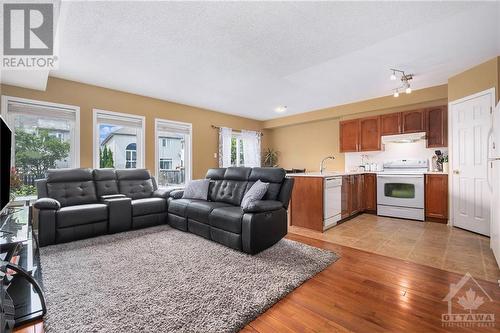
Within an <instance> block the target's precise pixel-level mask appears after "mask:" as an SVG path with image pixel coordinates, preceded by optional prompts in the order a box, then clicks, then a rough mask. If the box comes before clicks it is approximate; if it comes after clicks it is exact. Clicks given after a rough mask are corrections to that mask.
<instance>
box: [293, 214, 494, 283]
mask: <svg viewBox="0 0 500 333" xmlns="http://www.w3.org/2000/svg"><path fill="white" fill-rule="evenodd" d="M289 232H292V233H296V234H301V235H304V236H308V237H312V238H316V239H321V240H325V241H329V242H332V243H337V244H340V245H345V246H350V247H354V248H357V249H361V250H365V251H369V252H374V253H378V254H382V255H386V256H389V257H395V258H399V259H403V260H408V261H412V262H416V263H419V264H423V265H428V266H432V267H436V268H440V269H443V270H447V271H452V272H456V273H461V274H465V273H466V272H469V273H471V274H472V276H474V277H476V278H480V279H484V280H488V281H494V282H496V281H498V280H499V279H500V270H499V269H498V266H497V264H496V261H495V258H494V257H493V252H492V251H491V249H490V247H489V238H488V237H484V236H480V235H477V234H474V233H471V232H468V231H465V230H462V229H458V228H453V227H449V226H447V225H444V224H440V223H431V222H417V221H409V220H401V219H393V218H387V217H381V216H376V215H371V214H362V215H359V216H357V217H355V218H353V219H352V220H349V221H347V222H344V223H342V224H339V225H337V226H335V227H333V228H331V229H329V230H327V231H326V232H324V233H320V232H316V231H312V230H308V229H304V228H298V227H293V226H290V227H289Z"/></svg>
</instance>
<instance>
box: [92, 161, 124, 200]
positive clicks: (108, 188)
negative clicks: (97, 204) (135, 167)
mask: <svg viewBox="0 0 500 333" xmlns="http://www.w3.org/2000/svg"><path fill="white" fill-rule="evenodd" d="M93 175H94V181H95V185H96V192H97V196H98V197H99V198H100V197H102V196H103V195H112V194H118V193H119V192H118V182H117V181H116V172H115V169H109V168H105V169H95V170H94V171H93Z"/></svg>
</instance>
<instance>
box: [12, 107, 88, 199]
mask: <svg viewBox="0 0 500 333" xmlns="http://www.w3.org/2000/svg"><path fill="white" fill-rule="evenodd" d="M76 119H77V108H75V109H69V108H67V107H65V106H61V107H58V106H57V105H48V104H44V102H38V101H29V102H14V101H12V102H10V101H8V102H7V121H8V122H9V124H10V126H11V128H12V129H13V136H14V137H13V154H12V159H13V161H12V162H13V164H12V166H13V168H12V170H11V179H12V181H11V183H12V184H11V187H12V192H13V194H14V195H15V196H26V195H34V194H36V189H35V186H34V181H35V179H40V178H45V174H46V171H47V170H48V169H54V168H56V169H57V168H71V167H78V166H79V165H78V158H77V156H76V154H77V153H78V152H79V147H77V146H76V145H77V140H76V137H77V129H76Z"/></svg>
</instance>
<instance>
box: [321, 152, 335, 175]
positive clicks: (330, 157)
mask: <svg viewBox="0 0 500 333" xmlns="http://www.w3.org/2000/svg"><path fill="white" fill-rule="evenodd" d="M334 159H335V157H334V156H327V157H325V158H324V159H322V160H321V163H320V164H319V173H323V171H324V170H325V166H324V164H325V161H326V160H334Z"/></svg>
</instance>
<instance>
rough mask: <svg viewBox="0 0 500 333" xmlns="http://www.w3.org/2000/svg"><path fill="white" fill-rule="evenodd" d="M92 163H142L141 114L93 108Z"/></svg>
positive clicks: (120, 166)
mask: <svg viewBox="0 0 500 333" xmlns="http://www.w3.org/2000/svg"><path fill="white" fill-rule="evenodd" d="M94 131H95V132H94V140H95V141H94V156H95V159H94V167H100V168H117V169H130V168H142V167H144V117H142V116H133V115H128V114H123V113H117V112H110V111H103V110H94Z"/></svg>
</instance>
